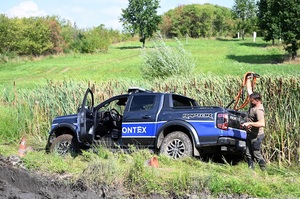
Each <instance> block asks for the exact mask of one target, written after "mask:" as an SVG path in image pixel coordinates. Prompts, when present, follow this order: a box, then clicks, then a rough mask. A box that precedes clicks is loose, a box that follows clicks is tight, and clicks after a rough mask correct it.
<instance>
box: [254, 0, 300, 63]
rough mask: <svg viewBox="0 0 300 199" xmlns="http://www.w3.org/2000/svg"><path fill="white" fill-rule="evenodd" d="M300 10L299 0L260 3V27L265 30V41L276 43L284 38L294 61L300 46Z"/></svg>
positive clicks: (271, 0) (287, 49)
mask: <svg viewBox="0 0 300 199" xmlns="http://www.w3.org/2000/svg"><path fill="white" fill-rule="evenodd" d="M299 9H300V5H299V1H297V0H289V1H273V0H263V1H260V3H259V19H260V20H261V23H260V24H259V25H260V28H261V29H262V30H264V39H265V40H266V41H270V40H273V41H274V39H281V38H282V39H283V41H284V43H285V44H286V46H285V50H286V51H287V52H288V53H289V55H290V57H291V58H292V59H295V58H296V56H297V51H298V49H299V46H300V42H299V40H300V28H299V27H300V22H299V17H300V11H299ZM273 43H274V42H273Z"/></svg>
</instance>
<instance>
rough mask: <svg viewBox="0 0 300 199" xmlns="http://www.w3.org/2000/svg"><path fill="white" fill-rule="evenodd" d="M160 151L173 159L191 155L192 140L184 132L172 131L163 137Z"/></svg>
mask: <svg viewBox="0 0 300 199" xmlns="http://www.w3.org/2000/svg"><path fill="white" fill-rule="evenodd" d="M160 153H161V154H165V155H167V156H169V157H171V158H173V159H179V158H182V157H191V156H192V155H193V146H192V142H191V140H190V138H189V137H188V136H187V135H186V134H185V133H183V132H181V131H174V132H172V133H170V134H168V135H167V136H166V137H165V139H164V141H163V143H162V145H161V147H160Z"/></svg>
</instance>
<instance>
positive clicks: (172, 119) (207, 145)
mask: <svg viewBox="0 0 300 199" xmlns="http://www.w3.org/2000/svg"><path fill="white" fill-rule="evenodd" d="M245 118H246V114H245V113H243V112H240V111H235V110H231V109H227V108H223V107H219V106H199V105H198V103H197V102H196V100H194V99H191V98H189V97H186V96H183V95H179V94H174V93H161V92H152V91H148V90H145V89H141V88H130V89H128V92H127V93H126V94H122V95H118V96H114V97H112V98H109V99H107V100H106V101H104V102H102V103H100V104H99V105H97V106H94V96H93V92H92V91H91V90H90V89H87V91H86V93H85V96H84V99H83V102H82V104H81V106H80V107H79V108H78V113H77V114H72V115H65V116H59V117H56V118H54V120H53V122H52V127H51V130H50V132H49V138H48V142H47V145H46V150H47V151H50V152H54V151H56V152H57V153H59V154H65V153H68V152H79V151H80V150H83V149H88V148H91V147H92V146H93V145H94V144H97V143H105V144H106V146H108V147H116V146H118V147H121V148H126V147H128V146H130V145H133V146H136V147H137V148H149V149H152V150H154V151H155V152H157V153H161V154H165V155H168V156H170V157H172V158H174V159H177V158H182V157H184V156H201V155H202V154H207V153H217V154H222V153H237V154H242V153H243V152H244V150H245V145H246V144H245V139H246V132H245V131H244V130H243V129H242V127H241V124H242V123H243V122H244V120H245Z"/></svg>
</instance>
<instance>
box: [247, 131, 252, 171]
mask: <svg viewBox="0 0 300 199" xmlns="http://www.w3.org/2000/svg"><path fill="white" fill-rule="evenodd" d="M252 157H253V154H252V146H251V138H248V137H247V139H246V158H247V161H248V167H249V168H250V169H254V161H253V158H252Z"/></svg>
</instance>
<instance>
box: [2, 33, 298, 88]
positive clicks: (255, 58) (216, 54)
mask: <svg viewBox="0 0 300 199" xmlns="http://www.w3.org/2000/svg"><path fill="white" fill-rule="evenodd" d="M166 43H167V45H170V46H172V45H176V42H175V41H174V40H168V41H166ZM140 44H141V43H140V42H138V41H131V42H126V43H119V44H115V45H112V46H111V47H110V49H109V51H108V52H107V53H99V54H69V55H62V56H49V57H42V58H31V59H28V58H16V59H15V60H13V61H9V62H8V63H1V64H0V76H1V79H0V85H1V86H4V85H12V84H13V83H14V82H15V84H16V85H17V86H18V87H32V86H33V85H36V84H38V85H39V84H45V83H46V82H47V80H55V81H59V80H74V81H81V80H92V81H94V82H101V81H107V80H118V79H131V80H133V79H134V80H140V79H141V78H142V73H141V70H140V67H141V66H142V65H143V60H142V57H141V50H142V49H141V47H140ZM146 44H147V46H148V47H149V48H151V45H152V43H151V41H149V42H148V43H146ZM181 44H182V45H183V47H184V48H185V49H186V50H187V51H189V52H191V54H192V56H193V57H194V58H195V60H196V67H195V74H213V75H217V76H226V75H234V76H242V75H244V74H245V72H247V71H255V72H257V73H259V74H261V75H265V74H268V75H274V76H276V75H283V76H286V75H300V69H299V65H300V64H299V63H297V62H296V63H295V62H293V63H290V62H288V61H286V56H285V51H284V50H283V46H281V45H278V46H271V45H270V43H265V42H264V41H262V40H260V39H258V40H257V41H256V42H255V43H254V42H253V41H252V40H251V38H247V39H246V40H244V41H242V40H236V39H187V40H181Z"/></svg>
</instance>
